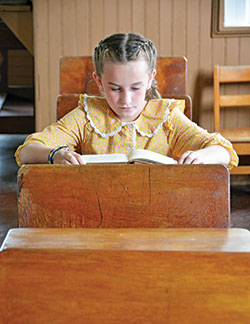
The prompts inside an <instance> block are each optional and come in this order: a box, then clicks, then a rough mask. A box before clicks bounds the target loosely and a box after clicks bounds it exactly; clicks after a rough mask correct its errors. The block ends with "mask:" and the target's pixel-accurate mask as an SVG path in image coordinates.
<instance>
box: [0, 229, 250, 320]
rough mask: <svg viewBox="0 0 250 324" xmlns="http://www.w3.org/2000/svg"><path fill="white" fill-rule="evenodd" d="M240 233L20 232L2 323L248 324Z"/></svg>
mask: <svg viewBox="0 0 250 324" xmlns="http://www.w3.org/2000/svg"><path fill="white" fill-rule="evenodd" d="M249 268H250V233H249V232H248V231H247V230H243V229H198V230H197V229H196V230H195V229H98V230H91V229H30V228H29V229H13V230H11V231H9V233H8V236H7V238H6V240H5V241H4V243H3V246H2V249H1V251H0V291H1V294H0V314H1V320H2V323H19V324H33V323H36V324H44V323H61V324H68V323H72V324H78V323H88V324H100V323H101V324H114V323H119V324H125V323H126V324H127V323H129V324H132V323H133V324H134V323H140V322H142V323H147V324H153V323H157V324H170V323H185V324H191V323H192V324H193V323H202V324H211V323H227V324H235V323H250V303H249V300H250V271H249Z"/></svg>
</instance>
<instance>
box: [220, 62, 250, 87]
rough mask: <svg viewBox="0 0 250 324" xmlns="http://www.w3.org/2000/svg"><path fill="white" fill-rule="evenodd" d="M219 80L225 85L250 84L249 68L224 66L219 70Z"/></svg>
mask: <svg viewBox="0 0 250 324" xmlns="http://www.w3.org/2000/svg"><path fill="white" fill-rule="evenodd" d="M220 79H221V82H225V83H227V82H250V66H247V65H246V66H245V65H241V66H224V67H223V69H220ZM239 80H240V81H239Z"/></svg>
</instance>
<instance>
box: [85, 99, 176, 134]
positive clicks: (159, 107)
mask: <svg viewBox="0 0 250 324" xmlns="http://www.w3.org/2000/svg"><path fill="white" fill-rule="evenodd" d="M174 101H175V99H151V100H150V101H148V103H147V104H146V106H145V108H144V110H143V112H142V113H141V115H140V116H139V117H138V118H137V119H136V120H135V121H134V122H132V124H133V125H134V127H135V128H136V130H137V132H138V133H140V134H141V135H142V136H147V137H152V136H153V135H154V134H156V133H157V132H158V130H159V129H160V128H161V127H162V125H163V123H165V122H166V121H167V118H168V115H169V113H170V109H171V106H172V103H173V102H174ZM79 105H80V106H81V107H82V108H83V109H84V110H85V113H86V116H87V119H88V121H89V123H90V125H91V127H92V128H93V129H94V131H95V132H96V133H97V134H99V135H101V136H102V137H109V136H113V135H114V134H116V133H118V132H120V131H121V129H122V127H124V126H125V125H127V124H131V123H128V122H122V121H120V120H119V119H118V118H117V117H116V115H115V114H114V112H113V111H112V110H111V109H110V107H109V105H108V103H107V101H106V99H105V98H103V97H97V96H88V95H86V94H84V95H80V100H79ZM171 110H172V109H171Z"/></svg>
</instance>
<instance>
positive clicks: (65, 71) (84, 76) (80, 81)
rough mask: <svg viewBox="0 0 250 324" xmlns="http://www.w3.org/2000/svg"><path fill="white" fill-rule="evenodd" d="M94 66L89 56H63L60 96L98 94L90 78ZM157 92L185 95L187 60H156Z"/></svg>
mask: <svg viewBox="0 0 250 324" xmlns="http://www.w3.org/2000/svg"><path fill="white" fill-rule="evenodd" d="M93 71H94V65H93V62H92V57H91V56H68V57H67V56H63V57H61V59H60V94H71V93H77V94H80V93H87V94H89V95H99V94H100V92H99V90H98V87H97V86H96V84H95V81H94V80H93V78H92V73H93ZM156 80H157V81H158V90H159V92H160V94H161V95H162V96H163V97H165V96H167V95H186V94H187V59H186V58H185V57H159V58H158V59H157V75H156Z"/></svg>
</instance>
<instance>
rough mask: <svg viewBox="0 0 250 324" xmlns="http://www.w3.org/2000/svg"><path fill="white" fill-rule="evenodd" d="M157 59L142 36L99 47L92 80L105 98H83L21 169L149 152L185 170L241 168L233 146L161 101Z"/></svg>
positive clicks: (29, 146) (178, 104) (25, 148)
mask: <svg viewBox="0 0 250 324" xmlns="http://www.w3.org/2000/svg"><path fill="white" fill-rule="evenodd" d="M156 58H157V53H156V48H155V46H154V44H153V43H152V42H151V41H150V40H148V39H146V38H144V37H143V36H141V35H139V34H133V33H129V34H114V35H111V36H109V37H107V38H105V39H104V40H102V41H100V43H99V44H98V45H97V47H96V48H95V51H94V55H93V61H94V65H95V72H94V73H93V78H94V79H95V81H96V83H97V85H98V87H99V90H100V92H101V93H102V94H103V96H102V97H96V96H87V95H81V96H80V100H79V106H78V107H77V108H76V109H74V110H73V111H72V112H70V113H69V114H67V115H66V116H65V117H63V118H62V119H61V120H59V121H58V122H57V123H54V124H52V125H51V126H49V127H47V128H45V129H44V130H43V131H42V132H40V133H35V134H32V135H30V136H29V137H28V138H27V139H26V141H25V143H24V144H23V145H21V146H20V147H19V148H18V149H17V152H16V154H15V156H16V160H17V163H18V164H19V165H21V164H23V163H48V162H49V163H55V164H85V160H84V154H104V153H128V152H129V151H130V150H133V149H148V150H151V151H154V152H157V153H161V154H163V155H167V156H169V157H172V158H174V159H175V160H177V161H178V163H180V164H201V163H206V164H224V165H227V166H228V167H229V168H232V167H233V166H237V163H238V157H237V155H236V153H235V151H234V150H233V149H232V145H231V143H230V142H228V141H227V140H225V139H224V138H223V137H222V136H221V135H219V134H209V133H208V132H207V131H206V130H204V129H202V128H200V127H199V126H197V125H196V124H195V123H193V122H192V121H190V120H189V119H188V118H187V117H186V116H185V115H184V114H183V110H184V102H183V101H181V100H170V99H161V98H160V95H159V93H158V91H157V86H156V81H155V79H154V77H155V75H156V70H155V66H156Z"/></svg>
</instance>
